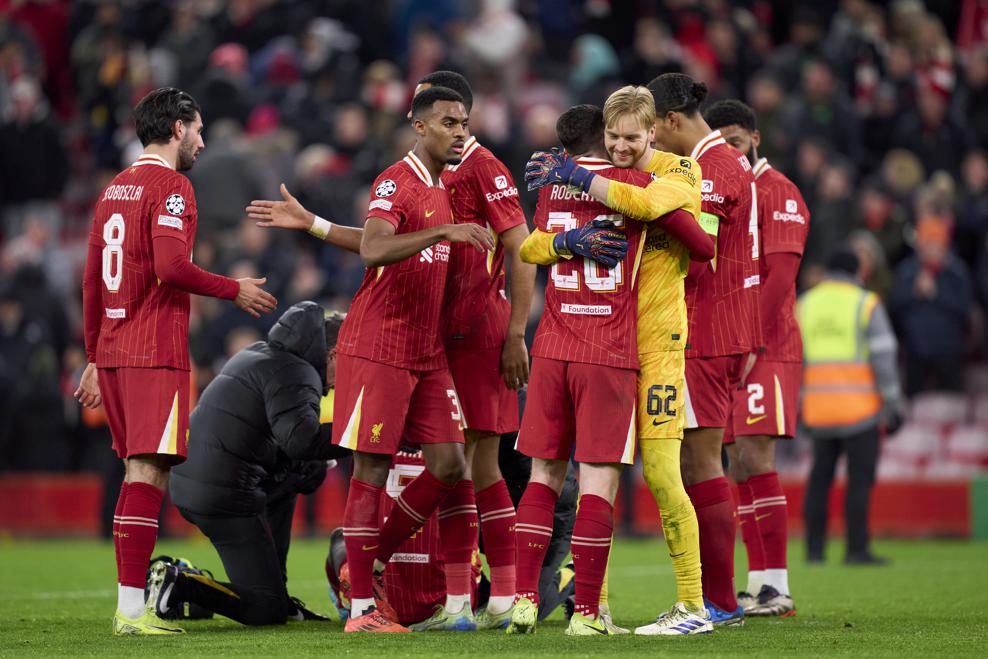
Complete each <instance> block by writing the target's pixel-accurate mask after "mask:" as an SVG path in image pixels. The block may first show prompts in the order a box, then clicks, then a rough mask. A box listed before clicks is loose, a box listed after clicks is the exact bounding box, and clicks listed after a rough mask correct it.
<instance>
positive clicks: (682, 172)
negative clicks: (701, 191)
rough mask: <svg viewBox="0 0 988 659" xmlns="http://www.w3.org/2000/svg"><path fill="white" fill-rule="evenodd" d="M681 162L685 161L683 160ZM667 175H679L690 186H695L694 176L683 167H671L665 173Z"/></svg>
mask: <svg viewBox="0 0 988 659" xmlns="http://www.w3.org/2000/svg"><path fill="white" fill-rule="evenodd" d="M682 162H686V161H685V160H684V161H682ZM667 174H679V175H680V176H682V177H684V178H686V180H687V181H689V182H690V185H696V174H694V173H693V172H692V171H690V170H689V169H686V168H684V167H673V168H672V169H670V170H669V171H668V172H667Z"/></svg>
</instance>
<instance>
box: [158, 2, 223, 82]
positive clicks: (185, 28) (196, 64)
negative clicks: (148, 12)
mask: <svg viewBox="0 0 988 659" xmlns="http://www.w3.org/2000/svg"><path fill="white" fill-rule="evenodd" d="M196 4H197V3H196V2H194V0H182V1H181V2H178V3H177V4H176V5H175V13H174V15H173V16H172V22H171V25H170V26H169V28H168V30H167V31H166V32H165V34H164V35H163V36H162V37H161V40H160V41H159V42H158V46H159V47H161V48H163V49H164V50H166V51H167V52H169V53H171V55H172V57H174V58H175V61H176V65H177V69H176V79H177V80H183V81H184V80H194V79H195V78H196V77H198V75H199V74H200V72H201V71H202V70H203V69H205V68H206V63H207V62H208V61H209V53H210V52H212V50H213V48H214V47H215V45H216V37H215V35H214V34H213V31H212V29H211V28H210V26H209V23H207V22H206V21H203V20H200V17H199V13H198V12H197V11H196Z"/></svg>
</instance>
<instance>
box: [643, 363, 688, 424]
mask: <svg viewBox="0 0 988 659" xmlns="http://www.w3.org/2000/svg"><path fill="white" fill-rule="evenodd" d="M639 361H640V363H641V366H640V368H639V371H638V439H639V440H642V439H681V438H682V437H683V428H684V427H685V425H686V424H685V418H684V412H683V389H684V387H685V380H686V375H685V372H686V357H685V355H684V353H683V351H682V350H664V351H660V352H650V353H647V354H644V355H640V356H639Z"/></svg>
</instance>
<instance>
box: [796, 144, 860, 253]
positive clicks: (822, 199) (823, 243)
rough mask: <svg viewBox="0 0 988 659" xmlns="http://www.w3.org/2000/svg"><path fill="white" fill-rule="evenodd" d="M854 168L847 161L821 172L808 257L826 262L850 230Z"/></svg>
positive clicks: (812, 207)
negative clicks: (852, 169)
mask: <svg viewBox="0 0 988 659" xmlns="http://www.w3.org/2000/svg"><path fill="white" fill-rule="evenodd" d="M851 176H852V172H851V168H850V165H849V164H847V163H845V162H837V163H834V164H831V165H827V166H825V167H824V168H823V169H822V170H821V171H820V176H819V181H818V183H817V186H816V194H815V195H814V196H813V202H812V203H809V204H808V205H809V207H810V212H811V214H812V216H813V221H812V222H811V223H810V232H809V235H808V236H807V240H806V244H807V249H806V253H805V256H804V259H805V260H806V261H807V262H808V263H823V262H825V261H826V259H827V257H828V256H829V255H830V254H831V252H833V251H834V249H836V247H837V245H838V244H839V243H840V242H841V239H842V238H843V237H844V236H846V235H847V232H848V230H849V228H850V227H849V226H848V218H849V217H851V207H852V203H851V190H852V182H851Z"/></svg>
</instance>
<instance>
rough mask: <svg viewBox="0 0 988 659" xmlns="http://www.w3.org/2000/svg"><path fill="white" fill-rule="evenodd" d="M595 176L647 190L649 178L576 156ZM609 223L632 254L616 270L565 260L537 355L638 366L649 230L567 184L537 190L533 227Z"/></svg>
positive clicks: (548, 293)
mask: <svg viewBox="0 0 988 659" xmlns="http://www.w3.org/2000/svg"><path fill="white" fill-rule="evenodd" d="M576 161H577V163H579V164H580V165H581V166H582V167H585V168H586V169H589V170H591V171H598V172H600V173H601V174H602V175H603V176H606V177H607V178H610V179H615V180H618V181H621V182H623V183H633V184H635V185H639V186H641V187H645V186H646V185H648V184H649V182H650V181H651V180H652V177H651V175H650V174H647V173H645V172H640V171H638V170H635V169H620V168H618V167H614V166H613V165H611V163H609V162H608V161H606V160H600V159H597V158H577V159H576ZM596 219H608V220H611V221H612V222H614V224H615V225H616V226H618V227H620V228H621V229H623V230H624V232H625V234H626V235H627V238H628V256H627V257H626V258H625V259H624V260H623V261H621V262H620V263H619V264H617V265H616V266H615V267H613V268H611V269H609V270H608V269H606V268H604V267H603V266H601V265H598V264H597V263H595V262H594V261H591V260H590V259H584V258H582V257H579V256H574V257H573V258H572V259H570V260H565V259H560V261H559V262H558V263H556V264H555V265H553V266H552V269H551V270H550V272H549V282H548V284H547V285H546V289H545V308H544V310H543V311H542V319H541V320H540V321H539V329H538V331H537V332H536V333H535V343H534V345H533V346H532V355H533V356H535V357H546V358H549V359H558V360H561V361H570V362H583V363H586V364H600V365H603V366H613V367H617V368H633V369H637V368H638V267H639V265H640V264H641V254H642V248H643V247H644V243H645V226H644V225H643V224H642V223H641V222H637V221H634V220H629V219H627V218H625V217H624V216H623V215H620V214H616V213H615V212H614V211H612V210H611V209H609V208H607V207H606V206H604V205H603V204H601V203H599V202H597V201H595V200H594V198H593V197H591V196H590V195H588V194H586V193H581V192H579V191H577V190H576V189H575V188H571V187H568V186H562V185H550V186H546V187H544V188H542V190H540V191H539V201H538V205H537V206H536V207H535V226H536V227H537V228H538V229H540V230H542V231H545V232H547V233H559V232H563V231H569V230H570V229H575V228H577V227H581V226H583V225H584V224H587V223H588V222H592V221H593V220H596Z"/></svg>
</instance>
